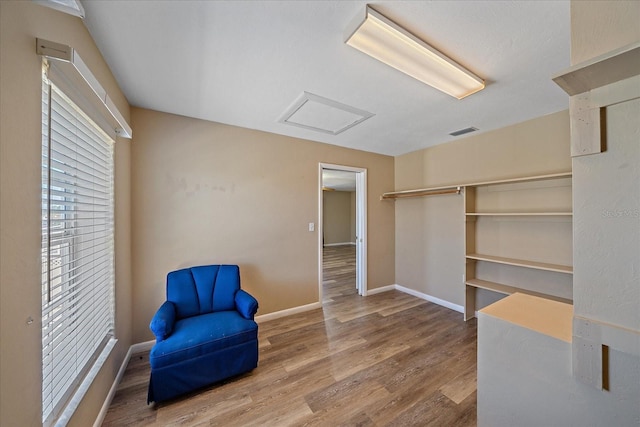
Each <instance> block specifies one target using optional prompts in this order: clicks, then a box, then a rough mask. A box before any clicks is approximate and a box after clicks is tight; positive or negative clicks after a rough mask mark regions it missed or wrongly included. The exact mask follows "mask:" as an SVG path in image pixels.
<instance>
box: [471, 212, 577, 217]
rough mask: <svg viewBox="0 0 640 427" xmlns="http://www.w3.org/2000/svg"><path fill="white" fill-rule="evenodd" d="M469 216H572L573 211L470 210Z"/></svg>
mask: <svg viewBox="0 0 640 427" xmlns="http://www.w3.org/2000/svg"><path fill="white" fill-rule="evenodd" d="M465 215H467V216H572V215H573V212H468V213H466V214H465Z"/></svg>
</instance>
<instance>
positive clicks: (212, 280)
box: [167, 265, 240, 319]
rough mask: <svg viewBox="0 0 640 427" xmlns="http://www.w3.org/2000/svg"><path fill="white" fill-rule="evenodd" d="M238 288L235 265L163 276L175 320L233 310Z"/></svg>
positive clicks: (187, 269)
mask: <svg viewBox="0 0 640 427" xmlns="http://www.w3.org/2000/svg"><path fill="white" fill-rule="evenodd" d="M238 289H240V269H239V268H238V266H237V265H203V266H198V267H191V268H184V269H182V270H176V271H172V272H171V273H169V274H168V275H167V301H171V302H173V303H174V304H175V306H176V317H177V318H178V319H183V318H185V317H191V316H196V315H199V314H206V313H211V312H214V311H224V310H235V308H236V304H235V296H236V292H237V291H238Z"/></svg>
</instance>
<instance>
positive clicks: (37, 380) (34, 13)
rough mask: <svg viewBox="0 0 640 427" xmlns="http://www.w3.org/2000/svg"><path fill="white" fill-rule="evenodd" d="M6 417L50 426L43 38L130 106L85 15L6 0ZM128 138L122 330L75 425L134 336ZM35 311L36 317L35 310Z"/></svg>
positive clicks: (2, 165)
mask: <svg viewBox="0 0 640 427" xmlns="http://www.w3.org/2000/svg"><path fill="white" fill-rule="evenodd" d="M0 31H1V33H0V185H1V188H2V191H1V192H0V233H1V238H0V425H2V426H5V425H6V426H36V425H41V412H42V409H41V401H42V386H41V383H42V378H41V377H42V368H41V318H40V314H41V307H40V304H41V277H40V271H41V260H40V224H41V218H40V190H41V171H40V165H41V125H40V122H41V98H40V96H41V95H40V94H41V82H42V80H41V60H40V57H38V56H37V55H36V53H35V39H36V37H41V38H45V39H49V40H52V41H55V42H60V43H65V44H69V45H71V46H72V47H74V48H75V49H76V50H77V51H78V52H79V53H80V55H81V56H82V59H83V60H84V61H85V62H86V63H87V65H88V66H89V67H90V68H91V70H92V71H93V73H94V74H95V76H96V77H97V78H98V80H99V81H100V83H101V84H102V85H103V86H104V87H105V89H106V90H107V91H108V93H109V96H111V97H112V99H113V100H114V102H115V103H116V105H117V106H118V108H119V109H120V111H121V112H122V114H123V115H124V116H125V117H126V118H128V117H129V105H128V104H127V101H126V99H125V98H124V96H123V95H122V93H121V91H120V89H119V88H118V86H117V84H116V82H115V79H114V78H113V76H112V75H111V72H110V70H109V68H108V67H107V65H106V64H105V62H104V60H103V58H102V57H101V55H100V52H99V51H98V49H97V48H96V46H95V44H94V42H93V40H92V38H91V36H90V35H89V33H88V31H87V30H86V28H85V27H84V25H83V24H82V21H81V20H80V19H79V18H75V17H71V16H69V15H65V14H63V13H60V12H57V11H54V10H51V9H48V8H45V7H42V6H38V5H36V4H35V3H33V2H28V1H18V2H11V1H2V2H0ZM128 175H129V146H128V142H126V141H119V142H118V144H117V145H116V205H117V211H116V299H117V307H116V332H117V337H118V339H119V341H118V344H117V346H116V348H115V351H114V352H113V353H112V354H111V357H110V358H109V359H108V360H107V362H106V364H105V365H104V367H103V369H102V371H101V372H100V373H99V374H98V377H97V379H96V381H95V383H94V385H93V386H92V387H91V389H90V390H89V393H88V394H87V396H86V398H85V399H84V401H83V402H82V403H81V405H80V408H79V409H78V412H77V414H76V416H74V418H73V419H72V420H71V423H70V425H83V426H86V425H90V424H92V423H93V421H94V420H95V419H96V416H97V414H98V411H99V409H100V407H101V406H102V404H103V402H104V399H105V397H106V395H107V393H108V391H109V388H110V387H111V385H112V383H113V380H114V378H115V376H116V373H117V371H118V369H119V367H120V365H121V363H122V361H123V358H124V355H125V354H126V351H127V350H128V348H129V346H130V345H131V331H130V324H131V312H130V303H129V302H128V301H127V300H128V299H129V295H130V292H131V280H130V279H131V274H130V264H129V261H128V257H129V253H130V243H129V212H128V210H129V182H128V181H129V177H128ZM29 317H31V318H33V319H34V322H33V323H32V324H30V325H29V324H28V323H27V319H28V318H29Z"/></svg>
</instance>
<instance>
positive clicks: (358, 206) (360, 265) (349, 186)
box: [318, 163, 367, 302]
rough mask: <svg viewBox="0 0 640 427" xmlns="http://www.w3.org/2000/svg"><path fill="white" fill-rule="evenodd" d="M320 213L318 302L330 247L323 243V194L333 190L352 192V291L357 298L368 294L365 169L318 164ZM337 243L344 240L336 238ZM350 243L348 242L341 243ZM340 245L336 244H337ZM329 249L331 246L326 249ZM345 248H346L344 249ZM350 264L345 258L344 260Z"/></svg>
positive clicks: (333, 250)
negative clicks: (355, 293)
mask: <svg viewBox="0 0 640 427" xmlns="http://www.w3.org/2000/svg"><path fill="white" fill-rule="evenodd" d="M318 175H319V185H318V199H319V203H318V205H319V213H318V218H319V221H318V253H319V257H318V282H319V283H318V286H319V296H320V302H322V301H323V298H324V297H323V292H324V291H323V282H324V273H323V265H324V255H325V244H329V245H331V244H332V243H331V242H327V241H325V238H326V235H325V224H324V210H325V206H324V204H325V197H324V194H325V193H329V192H335V191H348V192H352V191H353V190H355V191H353V192H354V193H355V195H354V202H353V204H354V207H355V218H354V222H355V224H354V227H353V230H352V233H351V235H352V236H353V245H354V246H355V284H354V286H355V289H356V291H357V293H358V295H362V296H366V295H367V276H366V271H367V266H366V262H367V256H366V253H367V236H366V219H367V211H366V209H367V198H366V194H367V170H366V169H363V168H357V167H352V166H342V165H333V164H327V163H320V165H319V174H318ZM338 240H344V239H340V238H338ZM344 243H351V242H344ZM338 246H339V245H338ZM327 247H331V246H327ZM344 249H348V248H344ZM331 251H332V253H336V249H331ZM347 256H348V255H347ZM346 262H347V263H348V262H349V261H348V259H347V261H346Z"/></svg>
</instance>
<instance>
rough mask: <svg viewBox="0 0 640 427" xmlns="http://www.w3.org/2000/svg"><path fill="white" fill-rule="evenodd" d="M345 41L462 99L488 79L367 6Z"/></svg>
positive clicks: (477, 89)
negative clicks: (483, 78)
mask: <svg viewBox="0 0 640 427" xmlns="http://www.w3.org/2000/svg"><path fill="white" fill-rule="evenodd" d="M345 43H347V44H348V45H349V46H351V47H354V48H356V49H358V50H360V51H362V52H364V53H366V54H367V55H369V56H371V57H373V58H375V59H377V60H378V61H381V62H384V63H385V64H387V65H389V66H391V67H393V68H395V69H397V70H399V71H402V72H403V73H405V74H408V75H409V76H411V77H413V78H415V79H417V80H420V81H421V82H423V83H426V84H428V85H429V86H432V87H434V88H436V89H438V90H440V91H442V92H444V93H446V94H449V95H451V96H453V97H455V98H458V99H462V98H464V97H465V96H469V95H471V94H472V93H476V92H478V91H479V90H482V89H483V88H484V81H483V80H482V79H481V78H480V77H478V76H476V75H475V74H473V73H472V72H471V71H469V70H467V69H466V68H464V67H463V66H461V65H460V64H457V63H456V62H454V61H453V60H451V59H450V58H447V57H446V56H445V55H444V54H442V53H441V52H439V51H438V50H436V49H434V48H433V47H431V46H429V45H428V44H427V43H425V42H424V41H423V40H420V39H419V38H418V37H416V36H414V35H413V34H411V33H410V32H408V31H407V30H405V29H404V28H402V27H400V26H399V25H398V24H396V23H395V22H393V21H391V20H389V19H387V18H386V17H384V16H383V15H381V14H380V13H378V12H376V11H375V10H374V9H372V8H371V7H370V6H367V7H366V10H365V16H364V20H362V19H361V18H360V17H358V18H356V20H355V21H354V22H353V23H352V25H351V26H350V27H349V28H348V29H347V32H346V37H345Z"/></svg>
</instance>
